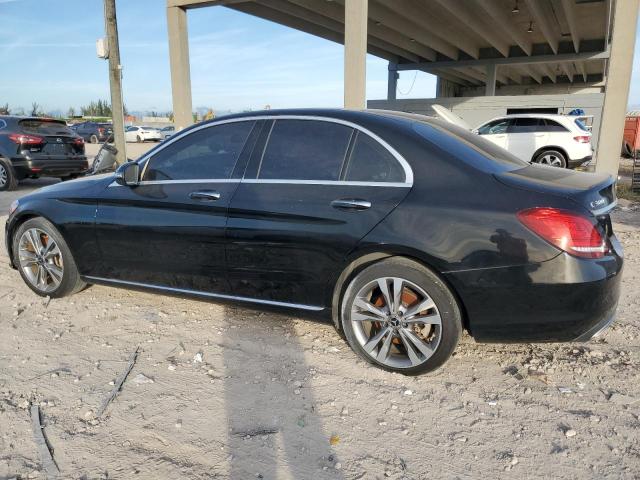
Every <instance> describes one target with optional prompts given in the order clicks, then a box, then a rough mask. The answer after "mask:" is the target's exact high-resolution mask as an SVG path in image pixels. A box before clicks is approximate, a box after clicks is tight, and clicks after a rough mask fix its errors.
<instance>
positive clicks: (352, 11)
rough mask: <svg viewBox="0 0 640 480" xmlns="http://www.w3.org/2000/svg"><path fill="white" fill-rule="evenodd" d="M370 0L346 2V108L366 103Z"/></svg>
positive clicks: (362, 105) (359, 106) (356, 107)
mask: <svg viewBox="0 0 640 480" xmlns="http://www.w3.org/2000/svg"><path fill="white" fill-rule="evenodd" d="M368 3H369V2H368V0H345V2H344V108H353V109H362V108H365V107H366V106H367V105H366V84H367V21H368V15H369V13H368V6H369V5H368Z"/></svg>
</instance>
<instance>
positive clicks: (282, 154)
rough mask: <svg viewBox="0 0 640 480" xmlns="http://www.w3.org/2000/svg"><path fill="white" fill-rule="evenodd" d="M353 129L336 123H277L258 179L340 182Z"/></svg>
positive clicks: (265, 151)
mask: <svg viewBox="0 0 640 480" xmlns="http://www.w3.org/2000/svg"><path fill="white" fill-rule="evenodd" d="M352 132H353V129H351V128H349V127H347V126H345V125H340V124H338V123H333V122H322V121H315V120H277V121H276V122H275V124H274V126H273V129H272V130H271V134H270V135H269V141H268V143H267V146H266V148H265V150H264V153H263V155H262V161H261V162H260V167H259V168H258V178H262V179H284V180H338V179H339V177H340V170H341V169H342V164H343V163H344V159H345V155H346V153H347V147H348V146H349V140H350V138H351V134H352Z"/></svg>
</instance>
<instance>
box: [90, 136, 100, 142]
mask: <svg viewBox="0 0 640 480" xmlns="http://www.w3.org/2000/svg"><path fill="white" fill-rule="evenodd" d="M89 143H98V137H97V136H95V135H91V136H90V137H89Z"/></svg>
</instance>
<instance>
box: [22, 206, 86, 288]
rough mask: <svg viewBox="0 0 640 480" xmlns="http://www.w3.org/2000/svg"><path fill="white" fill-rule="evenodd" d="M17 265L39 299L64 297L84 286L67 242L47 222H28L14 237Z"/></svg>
mask: <svg viewBox="0 0 640 480" xmlns="http://www.w3.org/2000/svg"><path fill="white" fill-rule="evenodd" d="M13 256H14V264H15V265H16V266H17V267H18V270H19V271H20V275H21V276H22V279H23V280H24V281H25V283H26V284H27V286H28V287H29V288H31V290H33V291H34V292H35V293H37V294H38V295H40V296H43V297H44V296H49V297H52V298H59V297H64V296H66V295H71V294H73V293H76V292H79V291H80V290H82V288H83V287H84V286H85V283H84V282H83V281H82V280H81V279H80V274H79V273H78V268H77V267H76V263H75V261H74V259H73V256H72V255H71V251H70V250H69V247H68V245H67V243H66V242H65V241H64V239H63V238H62V236H61V235H60V232H58V230H57V229H56V228H55V227H54V226H53V224H52V223H51V222H49V221H48V220H46V219H44V218H41V217H36V218H32V219H29V220H27V221H26V222H24V223H23V224H22V225H20V227H19V228H18V229H17V230H16V232H15V234H14V236H13Z"/></svg>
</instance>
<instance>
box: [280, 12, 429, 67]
mask: <svg viewBox="0 0 640 480" xmlns="http://www.w3.org/2000/svg"><path fill="white" fill-rule="evenodd" d="M288 3H290V4H293V5H292V6H296V5H297V6H299V7H302V8H305V9H307V10H310V11H311V12H317V13H318V14H320V15H323V16H325V17H327V18H330V19H332V20H335V21H336V22H340V23H341V24H342V26H343V30H344V7H343V6H342V5H339V4H336V3H335V2H318V1H317V0H288ZM367 31H368V34H369V37H375V38H378V39H380V40H383V41H384V42H386V43H388V44H394V45H396V47H398V48H401V49H403V50H406V51H407V52H411V53H413V54H415V55H418V56H419V57H422V58H424V59H426V60H435V59H436V52H435V51H434V50H432V49H431V48H429V47H426V46H424V45H422V44H420V43H418V42H412V41H411V40H410V39H409V38H408V37H405V36H404V35H402V34H400V33H398V32H396V31H395V30H392V29H390V28H388V27H385V26H384V25H382V24H380V23H378V22H374V21H373V20H369V23H368V25H367Z"/></svg>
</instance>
